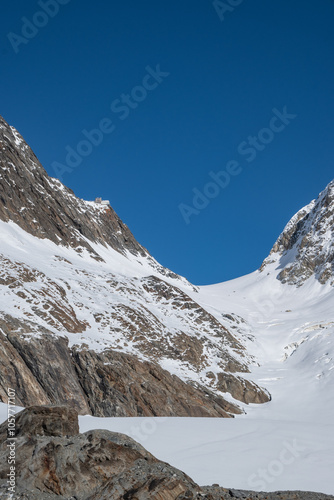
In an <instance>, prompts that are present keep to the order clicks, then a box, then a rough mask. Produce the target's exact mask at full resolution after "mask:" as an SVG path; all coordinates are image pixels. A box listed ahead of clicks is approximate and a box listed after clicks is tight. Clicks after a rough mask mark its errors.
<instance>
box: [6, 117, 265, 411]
mask: <svg viewBox="0 0 334 500" xmlns="http://www.w3.org/2000/svg"><path fill="white" fill-rule="evenodd" d="M0 152H1V155H0V201H1V204H0V226H1V237H0V261H1V274H0V299H1V304H3V305H4V306H5V307H4V306H2V307H0V343H1V344H2V353H3V355H2V356H1V357H2V365H3V369H2V371H1V375H0V397H1V398H2V401H5V398H6V391H5V388H6V387H7V386H8V383H9V382H10V383H11V385H13V386H14V387H17V388H19V389H20V390H18V391H17V394H18V398H19V400H18V404H22V405H23V406H26V405H31V404H36V403H38V404H48V403H52V404H57V403H58V404H59V403H61V404H63V403H64V402H66V401H67V402H68V403H69V404H71V405H73V406H74V407H75V408H77V409H78V411H80V412H88V413H92V414H94V415H101V416H103V415H104V416H107V415H108V416H111V415H132V416H136V415H164V414H168V415H180V416H181V415H194V416H195V415H199V416H231V415H232V414H237V413H240V411H241V410H240V408H239V407H238V404H237V403H238V402H239V401H240V402H243V403H246V404H248V403H263V402H267V401H268V400H269V399H270V395H269V394H268V393H267V391H266V390H265V389H263V388H260V387H259V386H257V385H256V384H254V383H252V381H251V380H248V379H247V378H244V376H243V375H244V374H247V373H249V366H250V365H252V364H256V360H255V359H253V358H252V357H251V356H249V355H248V354H247V352H246V349H245V347H244V345H243V340H242V335H241V333H240V332H241V329H240V326H241V325H242V321H243V320H242V318H238V317H236V316H233V315H229V317H228V318H227V317H225V318H224V317H223V316H222V315H221V314H218V316H217V315H213V314H211V313H209V312H208V311H207V310H206V309H205V308H204V307H203V306H201V305H199V303H198V302H197V301H196V287H194V286H193V285H191V284H190V283H188V282H187V280H185V279H184V278H182V277H180V276H178V275H176V274H174V273H172V272H171V271H169V270H168V269H165V268H163V267H162V266H160V265H159V264H158V263H157V262H156V261H155V260H154V259H153V258H152V257H151V256H150V255H149V253H148V252H147V250H145V249H144V248H143V247H142V246H141V245H139V244H138V243H137V242H136V240H135V239H134V237H133V235H132V234H131V233H130V231H129V229H128V228H127V227H126V226H125V225H124V224H123V223H122V222H121V221H120V219H119V217H118V216H117V215H116V214H115V212H114V211H113V210H112V209H111V208H110V207H108V206H107V207H106V206H101V205H99V204H96V203H94V202H85V201H83V200H80V199H78V198H76V197H75V195H74V194H73V193H72V192H71V191H70V190H69V189H67V188H66V187H65V186H63V185H62V184H61V183H60V182H59V181H58V180H56V179H52V178H50V177H49V176H48V175H47V173H46V172H45V170H44V169H43V167H42V166H41V165H40V163H39V162H38V160H37V158H36V156H35V155H34V153H33V152H32V151H31V149H30V148H29V146H28V145H27V144H26V143H25V142H24V140H23V139H22V137H21V136H20V135H19V134H18V133H17V131H16V130H15V129H13V128H12V127H10V126H9V125H7V124H6V122H5V121H4V120H3V119H1V121H0ZM190 294H193V295H192V296H190ZM36 352H38V353H39V357H38V360H36V357H34V354H35V353H36ZM50 357H51V359H52V363H53V364H54V368H53V369H52V370H50V369H49V368H48V360H49V359H50ZM8 359H9V360H10V363H9V364H8ZM84 359H85V360H86V362H83V360H84ZM121 359H122V362H121V361H120V360H121ZM52 363H51V364H52ZM117 363H118V365H119V366H120V367H121V366H123V371H122V370H121V371H122V373H123V372H124V380H128V381H129V384H128V385H130V386H131V384H132V387H133V390H131V391H130V393H129V391H128V386H127V384H124V383H120V384H118V385H117V382H116V380H119V381H120V379H119V378H118V379H117V370H115V368H113V366H115V365H117ZM152 363H153V365H154V366H153V365H152ZM124 367H126V368H124ZM131 367H135V368H131ZM164 370H165V371H164ZM64 373H66V374H67V375H68V376H67V377H64V376H63V374H64ZM138 373H142V374H146V375H145V376H147V377H148V378H149V379H150V377H151V382H152V383H151V393H148V394H146V395H145V397H143V394H145V390H146V389H145V384H144V380H141V378H140V376H138ZM149 373H151V374H152V373H155V374H157V373H158V374H159V375H158V376H157V377H156V378H157V379H158V380H162V379H163V380H165V381H166V384H165V386H166V387H165V391H166V393H168V391H169V392H170V394H171V396H170V398H169V400H168V398H167V400H168V404H166V405H165V406H164V402H166V399H165V398H164V397H162V396H161V395H160V396H159V394H158V390H155V389H154V386H155V384H154V377H152V376H150V375H149ZM142 378H143V375H142ZM144 378H145V377H144ZM54 379H56V380H58V384H57V390H55V389H54V383H53V381H54ZM120 382H121V381H120ZM143 384H144V385H143ZM146 385H147V384H146ZM116 386H117V391H116V390H115V387H116ZM142 386H143V387H142ZM135 388H136V389H135ZM146 392H148V390H146ZM162 392H164V391H162ZM115 394H117V396H115ZM196 398H197V399H196Z"/></svg>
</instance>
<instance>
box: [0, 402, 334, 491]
mask: <svg viewBox="0 0 334 500" xmlns="http://www.w3.org/2000/svg"><path fill="white" fill-rule="evenodd" d="M10 442H11V438H7V423H6V422H5V423H4V424H2V425H1V426H0V497H1V498H4V499H7V498H8V499H9V498H10V496H9V494H8V489H7V488H8V485H7V474H8V463H7V458H8V446H7V445H8V444H9V443H10ZM15 443H16V445H15V446H16V470H15V472H16V477H15V496H14V498H15V499H17V500H18V499H21V500H56V499H59V500H121V499H123V500H148V499H153V500H204V499H207V500H218V499H220V500H227V499H233V498H240V499H249V500H251V499H258V500H326V499H330V498H334V497H333V496H330V495H323V494H320V493H307V492H276V493H254V492H250V491H242V490H229V489H225V488H221V487H219V486H211V487H210V486H206V487H202V488H201V487H200V486H198V485H197V484H196V483H195V482H194V481H192V480H191V479H190V478H189V477H188V476H187V475H186V474H184V473H183V472H181V471H180V470H178V469H176V468H174V467H172V466H171V465H169V464H167V463H165V462H161V461H159V460H158V459H157V458H155V457H154V456H153V455H151V454H150V453H149V452H148V451H146V450H145V449H144V448H143V447H142V446H141V445H140V444H138V443H137V442H136V441H134V440H133V439H131V438H129V437H128V436H125V435H124V434H118V433H114V432H110V431H106V430H98V431H89V432H86V433H84V434H79V433H78V416H77V414H76V412H75V411H74V410H73V409H68V408H66V407H55V406H49V407H32V408H27V409H25V410H24V411H23V412H21V413H20V414H18V415H17V416H16V441H15Z"/></svg>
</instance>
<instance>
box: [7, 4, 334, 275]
mask: <svg viewBox="0 0 334 500" xmlns="http://www.w3.org/2000/svg"><path fill="white" fill-rule="evenodd" d="M54 2H55V0H52V1H51V4H49V6H48V7H47V6H46V5H44V9H51V10H52V9H53V12H54V13H55V12H56V10H58V13H56V15H54V13H52V16H53V17H51V14H42V15H41V14H40V12H41V11H43V9H42V7H41V5H42V4H43V3H45V4H47V2H46V0H41V2H40V3H38V2H37V1H32V0H10V1H9V0H3V1H2V3H1V22H0V24H1V38H0V55H1V66H0V71H1V83H0V85H1V107H0V114H1V115H3V117H4V118H5V119H6V120H7V121H8V122H10V124H12V125H14V126H15V127H16V128H17V129H18V130H19V131H20V132H21V134H22V135H23V136H24V138H25V139H26V140H27V141H28V143H29V144H30V145H31V146H32V148H33V149H34V151H35V153H36V154H37V156H38V158H39V159H40V161H41V162H42V164H43V165H44V167H45V168H46V170H47V171H48V173H49V174H50V175H52V176H56V172H55V170H54V169H53V166H52V165H53V164H54V162H58V163H62V164H65V159H66V151H65V148H66V147H67V146H69V147H71V148H73V149H76V148H77V146H78V145H80V146H81V149H80V151H81V152H84V153H86V152H89V153H90V154H89V155H86V156H81V162H80V165H78V166H76V167H75V168H73V169H72V171H71V172H65V173H64V174H63V182H64V183H65V184H66V185H68V186H69V187H70V188H72V189H73V190H74V192H75V193H76V194H77V195H78V196H80V197H82V198H85V199H94V198H95V197H96V196H102V197H103V198H106V199H109V200H110V202H111V204H112V206H113V207H114V209H115V210H116V211H117V213H118V214H119V215H120V217H121V218H122V219H123V220H124V222H126V223H127V224H128V226H129V227H130V229H131V230H132V232H133V233H134V234H135V236H136V237H137V239H138V240H139V241H140V242H141V243H142V244H143V245H144V246H146V247H147V248H148V249H149V251H150V252H151V253H152V254H153V255H154V257H155V258H156V259H157V260H159V261H160V262H161V263H162V264H164V265H165V266H167V267H169V268H171V269H172V270H174V271H176V272H178V273H180V274H182V275H184V276H186V277H187V278H188V279H190V280H191V281H192V282H194V283H196V284H207V283H214V282H219V281H225V280H227V279H232V278H234V277H237V276H240V275H243V274H246V273H249V272H252V271H253V270H255V269H256V268H258V266H259V265H260V264H261V262H262V260H263V259H264V258H265V257H266V256H267V254H268V252H269V250H270V248H271V247H272V245H273V243H274V241H275V240H276V238H277V237H278V235H279V233H280V232H281V230H282V229H283V227H284V225H285V223H286V222H287V221H288V220H289V218H290V217H291V216H292V215H293V214H294V213H295V212H296V211H297V210H298V209H299V208H301V207H302V206H303V205H305V204H306V203H308V202H309V201H310V200H311V199H312V198H314V197H315V196H317V194H318V192H319V191H321V190H322V189H323V188H324V187H325V186H326V184H327V183H328V182H330V181H331V180H332V179H333V178H334V169H333V167H334V162H333V131H334V120H333V116H334V99H333V90H334V89H333V84H334V69H333V68H334V61H333V58H334V56H333V55H334V30H333V24H334V1H333V0H322V1H321V2H314V1H310V0H294V1H291V0H270V1H268V0H244V1H237V0H230V4H233V5H234V6H235V7H229V9H227V8H224V7H223V5H222V2H221V10H220V16H219V15H218V12H217V11H216V9H215V7H214V5H213V2H212V1H210V0H191V1H190V0H178V1H176V0H169V1H168V2H167V1H160V2H158V1H156V0H154V1H153V0H146V1H145V0H144V1H142V2H138V0H127V1H126V2H124V1H121V0H113V1H111V2H105V1H100V0H97V1H95V2H91V1H87V0H80V1H79V0H70V1H68V0H59V1H57V5H56V6H55V4H54ZM60 3H61V4H62V5H60ZM228 3H229V1H228V0H227V1H226V2H225V4H226V5H228ZM237 4H238V5H237ZM51 10H49V12H51ZM224 11H225V12H224ZM38 12H39V14H37V13H38ZM22 18H25V19H24V20H22ZM222 18H224V19H222ZM27 20H28V21H29V22H33V23H34V24H38V25H39V26H40V27H38V28H37V30H36V28H34V27H33V26H32V25H30V24H29V23H27ZM43 25H44V26H43ZM10 33H11V35H10V36H9V37H8V35H9V34H10ZM18 36H20V37H22V38H18ZM157 65H160V71H161V72H162V73H164V76H161V77H159V76H158V77H157V76H156V79H154V77H152V76H147V75H149V73H148V71H153V70H155V69H156V67H157ZM148 66H149V67H150V68H151V69H150V70H148V69H147V67H148ZM167 73H169V75H168V76H167V75H166V74H167ZM160 80H161V81H160ZM143 84H144V85H145V86H146V87H147V89H146V90H145V88H143ZM127 95H129V96H130V97H127ZM117 99H118V101H117ZM122 100H123V101H124V102H123V103H121V102H120V101H122ZM112 104H113V110H112V109H111V105H112ZM120 106H123V107H122V108H121V107H120ZM284 106H286V108H287V112H288V113H289V114H293V115H297V116H296V117H295V118H293V119H291V120H290V123H289V124H285V127H284V130H281V128H282V127H281V124H282V122H279V121H278V120H276V121H275V120H274V121H273V120H272V119H273V117H274V112H273V111H272V110H273V109H274V108H275V109H276V110H277V112H282V111H283V109H284ZM104 119H108V120H109V121H103V127H104V129H103V130H104V133H103V135H102V138H103V140H102V142H101V143H100V144H98V145H95V146H89V144H88V146H87V143H86V145H85V144H84V145H82V143H81V141H82V140H87V139H85V136H84V133H83V130H86V131H88V132H89V131H91V130H92V129H95V128H96V127H98V126H99V125H100V124H101V120H104ZM110 122H112V124H111V123H110ZM270 125H272V127H273V128H274V132H272V131H271V130H270V129H269V130H268V127H270ZM105 128H106V129H107V130H108V132H109V133H105ZM264 128H266V129H267V130H265V131H263V130H262V129H264ZM278 129H279V130H281V131H280V132H278V131H277V130H278ZM259 134H260V139H259V137H258V136H259ZM254 137H255V141H256V142H255V143H254V144H256V145H253V146H250V145H249V141H254ZM100 138H101V136H100V135H96V136H94V137H93V139H94V140H95V142H96V144H97V143H98V142H99V141H100ZM249 138H250V139H249ZM262 140H263V141H264V142H262ZM264 143H265V144H264ZM85 147H86V149H85ZM250 147H251V148H253V150H251V151H250V150H249V148H250ZM238 148H239V151H238ZM240 148H241V149H240ZM256 148H257V149H256ZM90 149H91V151H89V150H90ZM247 150H248V153H247ZM254 152H255V154H256V157H255V154H254ZM253 157H254V158H253ZM249 160H252V161H249ZM231 161H235V162H238V166H236V164H235V163H234V164H231V163H229V162H231ZM227 168H228V169H230V171H232V172H233V173H234V174H235V173H236V172H239V174H238V175H232V176H230V182H229V184H228V185H227V186H225V187H223V186H224V184H221V186H220V187H218V188H217V184H216V187H215V185H214V184H213V185H211V186H209V187H208V183H209V182H213V179H212V177H210V172H214V173H217V172H219V171H225V174H221V177H220V178H221V179H222V176H224V175H226V169H227ZM193 189H198V190H199V191H200V192H201V193H203V190H204V189H207V190H208V192H209V193H211V194H212V195H215V197H213V198H211V199H210V200H208V201H207V202H206V201H205V199H204V201H203V200H202V205H203V207H204V205H207V206H206V207H205V208H202V207H201V208H200V209H198V205H197V208H196V207H195V206H194V205H193V198H194V196H195V195H194V192H193ZM210 189H211V191H210ZM197 203H199V200H197ZM180 204H184V205H182V206H183V207H184V206H185V205H187V206H188V207H190V209H191V210H193V211H192V212H190V213H191V215H190V217H188V222H189V223H188V224H187V223H186V222H185V220H184V217H183V216H182V214H181V211H180ZM188 209H189V208H188ZM188 209H187V210H188ZM195 212H196V213H195Z"/></svg>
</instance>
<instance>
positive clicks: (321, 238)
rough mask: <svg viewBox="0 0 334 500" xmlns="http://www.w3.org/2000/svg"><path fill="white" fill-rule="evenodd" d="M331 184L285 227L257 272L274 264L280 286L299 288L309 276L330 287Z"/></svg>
mask: <svg viewBox="0 0 334 500" xmlns="http://www.w3.org/2000/svg"><path fill="white" fill-rule="evenodd" d="M333 241H334V181H332V182H330V184H328V186H327V187H326V189H325V190H324V191H323V192H322V193H320V195H319V197H318V198H317V200H314V201H312V202H311V203H310V204H309V205H307V206H306V207H304V208H302V209H301V210H300V211H299V212H298V213H297V214H296V215H294V217H292V219H291V220H290V221H289V223H288V224H287V225H286V227H285V229H284V231H283V233H282V234H281V235H280V237H279V238H278V240H277V241H276V243H275V245H274V246H273V248H272V250H271V252H270V254H269V256H268V257H267V259H266V260H265V261H264V262H263V264H262V266H261V268H260V270H261V271H263V270H266V269H267V266H268V264H271V263H276V264H277V268H276V269H277V271H278V275H277V278H278V279H279V280H280V281H282V283H288V284H290V285H297V286H301V285H303V284H304V283H305V281H306V280H307V279H308V278H310V277H311V276H315V277H316V279H317V280H318V281H319V282H320V283H321V284H325V283H329V284H331V285H332V286H333V285H334V250H333V249H334V247H333Z"/></svg>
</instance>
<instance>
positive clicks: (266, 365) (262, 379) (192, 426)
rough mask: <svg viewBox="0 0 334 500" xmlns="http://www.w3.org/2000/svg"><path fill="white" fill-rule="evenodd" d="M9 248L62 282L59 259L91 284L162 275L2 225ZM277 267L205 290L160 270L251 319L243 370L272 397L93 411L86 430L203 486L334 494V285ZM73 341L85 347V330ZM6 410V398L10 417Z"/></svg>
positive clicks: (208, 305)
mask: <svg viewBox="0 0 334 500" xmlns="http://www.w3.org/2000/svg"><path fill="white" fill-rule="evenodd" d="M0 248H1V253H2V254H3V256H4V257H10V259H11V261H15V260H18V261H19V262H22V261H23V262H27V263H29V265H30V266H32V267H34V268H36V269H38V270H39V271H40V272H45V274H46V275H47V276H50V268H51V267H52V266H53V267H54V278H53V279H54V280H55V281H57V280H58V282H59V283H61V282H62V283H63V282H64V281H66V280H68V275H67V276H66V266H65V264H64V265H63V264H62V265H60V264H59V265H58V263H57V261H55V260H54V257H55V255H57V256H60V257H62V258H66V259H68V260H69V261H70V262H71V263H72V264H73V265H74V266H75V268H77V269H82V270H84V271H85V272H86V273H87V276H88V281H89V279H90V278H89V276H90V275H92V274H94V275H95V281H96V280H97V281H98V280H99V279H101V280H103V279H104V278H103V277H102V271H103V272H104V273H105V272H106V271H107V272H110V273H117V275H118V277H120V276H123V277H124V279H130V278H131V279H133V278H134V277H142V276H148V275H152V274H156V275H158V273H155V272H154V271H152V267H151V266H150V265H149V264H147V262H146V261H145V259H143V260H141V261H140V260H139V259H137V258H135V257H133V256H128V258H127V257H125V256H122V255H120V254H118V253H117V252H116V251H113V250H111V249H108V248H104V247H102V246H101V247H99V249H98V251H99V254H100V255H101V256H102V257H103V258H104V259H105V261H106V262H105V263H99V262H96V261H95V260H93V259H91V257H90V256H89V255H88V253H87V254H85V253H82V254H81V255H79V254H78V253H76V252H75V251H74V250H73V249H69V248H64V247H57V246H56V245H54V244H53V243H51V242H50V241H48V240H43V241H41V240H39V239H37V238H35V237H33V236H30V235H28V234H27V233H25V232H24V231H22V230H21V229H20V228H18V227H17V226H16V225H15V224H13V223H6V224H5V223H2V222H0ZM276 266H277V264H275V263H272V264H268V265H267V266H266V268H265V272H262V273H261V272H259V271H256V272H255V273H252V274H250V275H248V276H244V277H242V278H238V279H236V280H232V281H229V282H226V283H222V284H217V285H212V286H205V287H200V288H199V292H196V291H195V290H194V289H193V288H192V287H191V286H190V285H188V284H187V282H186V281H185V280H175V279H169V278H166V277H162V276H160V277H161V278H162V279H164V280H165V281H169V282H171V283H173V284H174V285H176V286H178V287H179V288H181V289H183V290H185V291H186V293H187V294H188V295H190V296H191V297H192V298H193V299H194V300H196V301H197V302H198V303H200V304H201V305H202V306H203V307H204V308H205V309H206V310H207V311H209V312H210V313H211V314H213V315H214V316H215V317H216V318H217V319H218V320H219V321H220V322H222V323H223V324H226V323H224V321H225V320H224V317H223V316H222V315H223V314H229V315H230V314H233V315H235V317H241V318H243V319H244V320H245V322H244V323H240V325H239V326H238V331H237V338H238V339H239V340H241V341H242V343H243V345H245V346H247V350H248V353H249V357H250V359H255V360H256V363H253V366H252V367H251V373H250V374H243V376H245V377H248V378H249V379H250V380H253V381H254V382H256V383H258V384H259V385H261V386H264V387H266V388H267V389H268V390H269V392H270V393H271V395H272V401H270V402H269V403H266V404H264V405H244V409H245V411H246V414H244V415H240V416H237V417H236V418H235V419H191V418H182V419H181V418H168V419H161V418H150V419H143V418H124V419H121V418H104V419H100V418H95V417H90V416H85V417H80V428H81V431H82V432H84V431H86V430H88V429H95V428H105V429H110V430H112V431H117V432H123V433H126V434H129V435H131V436H132V437H134V439H136V440H137V441H139V442H140V443H141V444H143V445H144V446H145V447H146V448H147V449H148V450H149V451H150V452H152V453H153V454H154V455H156V456H157V457H158V458H160V459H162V460H165V461H167V462H169V463H171V464H172V465H174V466H175V467H178V468H180V469H181V470H183V471H184V472H186V473H187V474H189V475H190V476H191V477H192V478H193V479H194V480H195V481H196V482H198V483H199V484H201V485H204V484H212V483H219V484H220V485H222V486H224V487H229V488H241V489H254V490H264V491H275V490H278V489H300V490H312V491H320V492H323V493H329V494H334V480H333V470H334V424H333V415H334V315H333V311H334V288H333V287H331V286H329V285H320V284H319V282H318V281H316V280H315V279H314V278H310V279H309V280H308V281H307V282H306V283H305V284H304V285H303V286H301V287H299V288H297V287H295V286H290V285H287V284H285V285H284V284H282V283H281V282H279V281H278V280H277V279H276V275H277V269H276ZM69 269H70V268H69V267H68V271H67V272H69ZM60 272H61V273H64V275H63V276H62V275H61V274H59V273H60ZM99 272H100V273H101V275H99ZM72 285H73V284H72ZM27 286H32V285H31V284H28V285H27ZM36 286H39V285H38V284H36ZM6 294H8V288H7V287H4V286H0V298H1V300H6V308H7V309H6V311H7V312H8V313H9V314H13V316H16V317H17V316H18V311H17V307H16V306H17V304H18V298H17V296H15V297H14V296H13V295H11V294H8V295H6ZM15 301H16V302H15ZM101 301H103V296H101ZM87 305H89V304H87ZM80 319H84V316H82V317H80ZM226 321H227V320H226ZM228 327H229V328H231V323H229V324H228ZM233 333H234V332H233ZM68 337H69V338H70V341H71V342H72V343H78V339H77V336H76V338H74V336H73V338H71V335H68ZM84 340H85V341H87V342H88V343H90V345H91V346H94V347H96V346H97V345H98V343H99V342H100V341H101V339H100V338H97V337H94V331H92V330H90V331H89V338H85V339H84ZM105 341H106V339H102V342H105ZM257 365H258V366H257ZM172 368H173V367H172V363H170V366H169V369H171V370H172ZM178 374H179V373H178ZM6 411H7V410H6V405H3V404H1V405H0V417H1V420H2V421H4V420H5V419H6Z"/></svg>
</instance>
